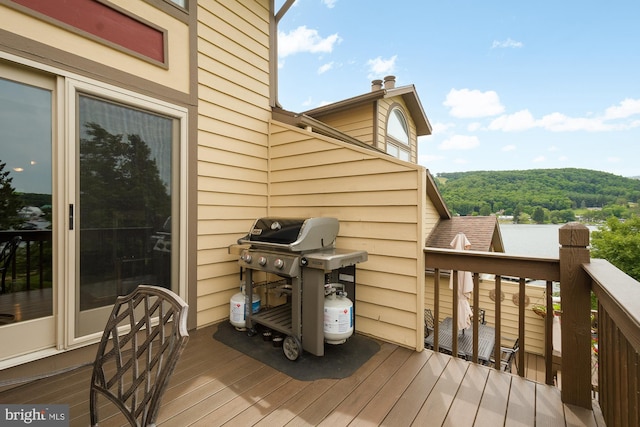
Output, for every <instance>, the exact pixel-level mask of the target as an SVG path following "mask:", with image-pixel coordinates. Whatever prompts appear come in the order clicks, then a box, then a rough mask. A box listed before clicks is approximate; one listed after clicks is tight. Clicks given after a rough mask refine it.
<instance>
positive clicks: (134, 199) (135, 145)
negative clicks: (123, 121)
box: [80, 123, 171, 229]
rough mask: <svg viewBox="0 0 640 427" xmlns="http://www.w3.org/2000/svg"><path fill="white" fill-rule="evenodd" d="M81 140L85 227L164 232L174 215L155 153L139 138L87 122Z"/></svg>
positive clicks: (81, 179)
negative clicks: (85, 131) (113, 131)
mask: <svg viewBox="0 0 640 427" xmlns="http://www.w3.org/2000/svg"><path fill="white" fill-rule="evenodd" d="M86 127H87V133H88V136H89V137H88V138H82V139H81V140H80V144H81V155H80V163H81V164H82V167H81V168H80V171H81V177H80V191H81V193H82V205H83V206H82V210H81V220H82V224H83V225H82V226H83V227H84V228H110V227H140V226H148V225H149V224H153V225H154V227H155V228H156V229H159V228H160V227H161V226H162V224H163V222H164V221H165V220H166V219H167V217H168V216H169V215H170V212H171V199H170V196H169V194H168V191H167V188H166V186H165V184H164V183H163V182H162V179H161V178H160V173H159V172H158V167H157V164H156V161H155V160H154V159H152V158H151V150H150V149H149V146H148V145H147V144H146V143H145V141H143V140H142V139H141V138H140V136H139V135H136V134H130V135H113V134H111V133H109V132H107V131H106V130H105V129H104V128H102V127H101V126H100V125H98V124H96V123H87V124H86Z"/></svg>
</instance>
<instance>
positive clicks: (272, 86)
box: [269, 0, 296, 108]
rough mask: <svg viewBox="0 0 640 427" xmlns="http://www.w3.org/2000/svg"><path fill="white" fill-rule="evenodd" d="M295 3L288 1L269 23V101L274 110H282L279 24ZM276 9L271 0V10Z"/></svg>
mask: <svg viewBox="0 0 640 427" xmlns="http://www.w3.org/2000/svg"><path fill="white" fill-rule="evenodd" d="M295 1H296V0H286V1H285V3H284V4H283V5H282V7H281V8H280V10H278V12H277V13H274V14H273V15H272V16H271V22H270V23H269V28H270V32H271V34H269V41H270V43H269V44H270V46H269V100H270V104H271V107H272V108H273V107H279V108H282V107H281V106H280V102H279V101H278V23H279V22H280V20H281V19H282V18H283V17H284V15H285V14H286V13H287V11H288V10H289V8H291V6H293V3H295ZM275 7H276V5H275V0H271V10H273V11H275Z"/></svg>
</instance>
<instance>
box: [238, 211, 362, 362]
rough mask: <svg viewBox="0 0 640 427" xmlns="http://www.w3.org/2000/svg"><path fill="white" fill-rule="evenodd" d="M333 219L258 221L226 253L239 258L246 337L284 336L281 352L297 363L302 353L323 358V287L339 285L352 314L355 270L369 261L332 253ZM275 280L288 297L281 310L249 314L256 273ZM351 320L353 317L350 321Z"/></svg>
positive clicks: (343, 252) (349, 253)
mask: <svg viewBox="0 0 640 427" xmlns="http://www.w3.org/2000/svg"><path fill="white" fill-rule="evenodd" d="M339 227H340V225H339V223H338V220H337V219H336V218H327V217H314V218H306V219H305V218H260V219H258V220H256V221H255V223H254V224H253V226H252V227H251V230H250V231H249V233H248V234H247V235H246V236H245V237H243V238H241V239H239V240H238V244H237V245H232V246H231V247H230V252H231V253H235V254H237V255H239V260H238V263H239V264H240V266H241V269H242V270H241V271H244V274H245V276H244V281H245V283H246V288H245V320H246V327H247V329H248V331H249V334H250V335H254V334H255V333H256V330H255V325H263V326H265V327H267V328H269V329H271V330H274V331H276V332H279V333H281V334H283V335H285V338H284V342H283V351H284V354H285V356H286V357H287V358H288V359H290V360H296V359H298V357H300V355H301V354H302V350H304V351H307V352H309V353H311V354H313V355H315V356H323V355H324V330H323V320H324V298H325V285H326V284H328V283H336V284H340V285H342V286H343V287H344V290H345V291H346V292H347V294H348V295H349V296H350V297H351V298H352V299H353V303H354V311H353V313H355V283H356V282H355V265H356V264H358V263H361V262H364V261H366V260H367V258H368V254H367V252H366V251H352V250H346V249H338V248H336V247H335V239H336V236H337V235H338V230H339ZM256 272H263V273H267V274H275V275H277V276H278V277H279V278H282V279H283V280H284V286H283V287H284V288H286V289H287V291H288V292H290V295H289V296H288V297H287V302H286V303H285V304H282V305H279V306H276V307H268V308H265V309H264V310H261V311H259V312H257V313H253V312H252V305H251V301H252V300H251V298H252V295H253V292H254V287H255V286H257V284H256V283H254V279H255V275H254V274H255V273H256ZM354 317H355V315H354Z"/></svg>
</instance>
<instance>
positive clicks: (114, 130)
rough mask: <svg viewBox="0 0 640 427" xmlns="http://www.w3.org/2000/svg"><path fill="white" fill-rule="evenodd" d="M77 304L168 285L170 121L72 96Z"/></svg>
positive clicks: (86, 304)
mask: <svg viewBox="0 0 640 427" xmlns="http://www.w3.org/2000/svg"><path fill="white" fill-rule="evenodd" d="M79 127H80V132H79V133H80V152H79V165H80V168H79V177H78V178H79V190H80V197H79V207H78V208H79V211H78V212H79V216H78V221H79V222H78V225H79V228H80V309H81V310H86V309H89V308H95V307H100V306H103V305H109V304H112V303H113V301H114V298H115V296H117V295H124V294H127V293H129V292H130V291H131V290H132V289H133V288H134V287H135V286H137V285H138V284H140V283H149V284H154V285H159V286H164V287H168V288H170V287H171V152H172V142H173V127H174V120H173V119H171V118H168V117H164V116H159V115H156V114H153V113H150V112H145V111H141V110H138V109H135V108H131V107H128V106H124V105H121V104H116V103H111V102H107V101H104V100H100V99H96V98H93V97H90V96H85V95H81V96H80V97H79Z"/></svg>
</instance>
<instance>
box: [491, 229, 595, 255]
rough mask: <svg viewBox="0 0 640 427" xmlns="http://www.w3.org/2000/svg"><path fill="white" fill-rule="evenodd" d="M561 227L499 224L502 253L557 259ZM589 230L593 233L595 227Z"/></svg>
mask: <svg viewBox="0 0 640 427" xmlns="http://www.w3.org/2000/svg"><path fill="white" fill-rule="evenodd" d="M563 225H564V224H500V233H501V234H502V243H503V244H504V252H505V253H506V254H509V255H524V256H535V257H545V258H558V256H559V250H558V249H559V248H560V243H559V239H558V230H559V229H560V227H562V226H563ZM589 229H590V230H591V231H593V230H597V227H594V226H589Z"/></svg>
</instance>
